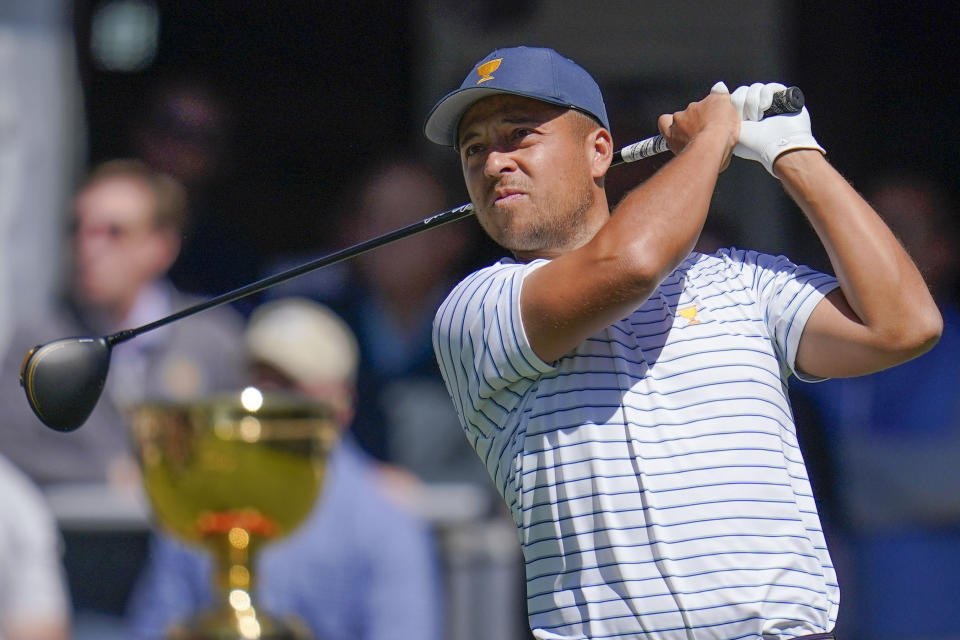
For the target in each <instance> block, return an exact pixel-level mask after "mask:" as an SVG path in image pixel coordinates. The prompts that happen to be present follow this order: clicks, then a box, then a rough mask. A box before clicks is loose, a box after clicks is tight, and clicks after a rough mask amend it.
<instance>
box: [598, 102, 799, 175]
mask: <svg viewBox="0 0 960 640" xmlns="http://www.w3.org/2000/svg"><path fill="white" fill-rule="evenodd" d="M803 103H804V98H803V91H801V90H800V87H787V88H786V89H784V90H783V91H777V92H776V93H774V94H773V102H772V103H771V104H770V107H769V108H768V109H767V110H766V111H764V112H763V117H764V118H768V117H770V116H778V115H781V114H784V113H797V112H798V111H800V110H801V109H803ZM669 150H670V146H669V145H668V144H667V140H666V139H665V138H664V137H663V136H661V135H655V136H652V137H650V138H646V139H644V140H641V141H640V142H634V143H633V144H630V145H627V146H626V147H624V148H623V149H621V150H620V151H617V152H616V153H615V154H613V161H612V162H611V164H610V166H613V167H615V166H617V165H620V164H623V163H629V162H636V161H637V160H643V159H644V158H649V157H650V156H655V155H657V154H658V153H663V152H664V151H669Z"/></svg>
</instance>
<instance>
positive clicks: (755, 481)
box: [426, 47, 942, 640]
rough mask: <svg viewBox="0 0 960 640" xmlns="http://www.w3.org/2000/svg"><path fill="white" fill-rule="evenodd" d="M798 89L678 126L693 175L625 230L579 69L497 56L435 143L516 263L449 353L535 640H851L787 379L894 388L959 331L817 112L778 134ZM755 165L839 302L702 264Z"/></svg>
mask: <svg viewBox="0 0 960 640" xmlns="http://www.w3.org/2000/svg"><path fill="white" fill-rule="evenodd" d="M782 88H783V86H782V85H779V84H755V85H751V86H749V87H741V88H739V89H737V90H736V91H734V92H733V94H730V93H728V91H727V89H726V87H725V86H724V85H722V84H720V83H718V84H717V85H716V86H715V87H714V88H713V90H712V91H711V93H710V94H709V95H708V96H707V97H706V98H704V99H703V100H700V101H699V102H695V103H692V104H690V105H689V106H688V107H687V108H686V109H684V110H682V111H679V112H677V113H674V114H672V115H671V114H667V115H663V116H661V117H660V118H659V122H658V125H659V129H660V132H661V133H662V134H663V135H664V136H665V137H666V139H667V141H668V143H669V145H670V148H671V149H672V150H673V152H674V153H675V154H676V157H675V158H673V159H672V160H671V161H670V162H669V163H667V164H666V165H665V166H664V167H663V168H662V169H661V170H660V171H659V172H658V173H656V174H655V175H654V176H653V177H651V178H650V179H648V180H647V181H645V182H644V183H643V184H641V185H639V186H638V187H636V188H635V189H634V190H633V191H632V192H630V193H629V194H628V195H627V196H626V197H625V198H624V199H623V201H622V202H621V203H620V204H619V205H617V206H616V208H615V209H614V210H613V211H612V212H611V211H610V207H609V204H608V202H607V199H606V195H605V193H604V175H605V173H606V172H607V169H608V168H609V166H610V162H611V158H612V155H613V151H614V147H613V142H612V140H611V134H610V127H609V124H608V122H607V115H606V110H605V107H604V102H603V98H602V96H601V93H600V89H599V88H598V86H597V84H596V82H595V81H594V80H593V79H592V78H591V77H590V76H589V74H588V73H587V72H586V71H584V70H583V69H582V68H580V67H579V66H578V65H576V64H575V63H574V62H572V61H571V60H569V59H566V58H564V57H563V56H561V55H559V54H557V53H556V52H555V51H553V50H550V49H537V48H528V47H518V48H511V49H501V50H497V51H494V52H493V53H491V54H490V55H488V56H487V57H485V58H484V59H483V60H481V61H480V62H478V63H477V65H476V66H475V67H474V68H473V69H472V70H471V71H470V73H469V74H468V75H467V77H466V79H465V80H464V82H463V84H462V85H461V87H460V88H459V89H457V90H456V91H453V92H452V93H450V94H448V95H447V96H446V97H444V98H443V99H442V100H441V101H440V102H439V103H438V104H437V105H436V106H435V107H434V109H433V111H432V112H431V113H430V115H429V117H428V120H427V123H426V134H427V137H428V138H430V139H431V140H432V141H434V142H437V143H440V144H444V145H448V146H451V147H454V148H455V149H456V150H457V151H458V152H459V155H460V160H461V162H462V165H463V175H464V179H465V181H466V185H467V189H468V191H469V193H470V199H471V201H472V203H473V205H474V207H475V209H476V214H477V217H478V219H479V221H480V224H481V225H482V226H483V228H484V230H485V231H486V232H487V233H488V234H489V235H490V236H491V237H492V238H493V239H494V240H495V241H496V242H497V243H499V244H500V245H501V246H502V247H503V248H504V249H506V250H508V251H509V252H510V253H511V254H512V257H511V258H504V259H502V260H501V261H499V262H498V263H496V264H494V265H492V266H489V267H487V268H484V269H481V270H479V271H477V272H475V273H473V274H471V275H469V276H468V277H467V278H465V279H464V280H463V281H462V282H461V283H460V284H459V285H458V286H457V287H456V288H454V290H453V291H452V292H451V293H450V295H449V297H448V298H447V299H446V301H445V302H444V303H443V304H442V306H441V307H440V309H439V310H438V312H437V315H436V319H435V322H434V347H435V351H436V355H437V359H438V361H439V364H440V368H441V370H442V372H443V375H444V378H445V380H446V383H447V387H448V390H449V392H450V394H451V396H452V398H453V401H454V404H455V406H456V409H457V411H458V413H459V416H460V419H461V422H462V424H463V428H464V430H465V432H466V435H467V438H468V439H469V440H470V442H471V444H472V445H473V446H474V448H475V449H476V451H477V453H478V454H479V456H480V458H481V459H482V460H483V462H484V463H485V464H486V466H487V469H488V470H489V472H490V475H491V477H492V478H493V481H494V482H495V483H496V486H497V489H498V490H499V492H500V493H501V494H502V496H503V498H504V500H505V501H506V502H507V504H508V505H509V508H510V509H511V511H512V513H513V517H514V519H515V521H516V524H517V528H518V532H519V537H520V542H521V544H522V547H523V553H524V558H525V564H526V576H527V606H528V612H529V620H530V625H531V628H532V629H533V633H534V636H535V637H536V638H539V639H541V640H546V639H550V640H582V639H590V640H600V639H607V638H620V639H628V638H629V639H634V638H637V639H639V638H644V639H648V638H649V639H657V640H668V639H669V640H674V639H676V640H680V639H684V640H690V639H692V638H696V639H700V638H711V639H728V640H733V639H751V640H760V639H763V640H774V639H781V640H786V639H791V638H807V639H810V638H832V635H831V631H832V629H833V626H834V623H835V621H836V617H837V609H838V604H839V597H840V594H839V587H838V585H837V580H836V574H835V572H834V568H833V565H832V563H831V560H830V555H829V553H828V551H827V548H826V545H825V542H824V536H823V534H822V531H821V527H820V522H819V518H818V515H817V510H816V506H815V503H814V498H813V496H812V494H811V490H810V483H809V481H808V479H807V472H806V469H805V467H804V463H803V459H802V457H801V452H800V450H799V448H798V446H797V438H796V433H795V428H794V424H793V418H792V415H791V410H790V406H789V403H788V397H787V382H788V379H789V378H790V376H796V377H797V378H800V379H803V380H811V381H812V380H816V379H820V378H826V377H832V376H855V375H862V374H866V373H870V372H873V371H877V370H879V369H883V368H886V367H891V366H893V365H896V364H898V363H900V362H903V361H905V360H908V359H910V358H913V357H915V356H917V355H919V354H921V353H923V352H925V351H926V350H928V349H930V348H931V347H932V346H933V344H934V343H935V342H936V341H937V338H938V337H939V335H940V332H941V328H942V320H941V318H940V315H939V312H938V311H937V307H936V305H935V304H934V302H933V300H932V298H931V296H930V294H929V293H928V291H927V287H926V286H925V285H924V282H923V279H922V278H921V276H920V274H919V273H918V271H917V269H916V268H915V267H914V265H913V263H912V262H911V260H910V258H909V257H908V255H907V253H906V252H905V251H904V250H903V249H902V248H901V246H900V244H899V243H898V242H897V240H896V238H895V237H894V236H893V234H892V233H891V232H890V231H889V230H888V229H887V227H886V226H885V225H884V224H883V222H882V221H881V220H880V218H879V217H878V216H877V215H876V213H875V212H874V211H873V210H872V209H871V208H870V206H869V205H868V204H867V203H866V202H865V201H864V200H863V199H862V198H861V197H860V196H859V195H858V194H857V192H856V191H855V190H854V189H853V188H852V187H851V186H850V185H849V184H848V183H847V182H846V181H845V180H844V179H843V177H842V176H841V175H840V174H839V173H838V172H837V171H836V170H835V169H833V168H832V167H831V166H830V164H829V163H828V162H827V160H826V159H825V157H824V151H823V149H822V148H821V146H820V145H819V144H818V143H817V142H816V140H815V139H814V137H813V135H812V133H811V128H810V117H809V115H808V113H807V111H806V109H804V110H802V111H800V112H799V113H796V114H791V115H782V116H774V117H769V118H766V119H761V114H762V113H763V111H764V110H765V108H766V107H768V106H769V105H770V104H771V101H772V98H773V94H774V92H775V91H777V90H780V89H782ZM731 155H733V156H737V157H740V158H747V159H750V160H754V161H757V162H760V163H762V164H763V166H764V167H765V168H766V170H767V171H768V172H770V173H771V174H772V175H773V176H774V177H775V178H776V179H779V180H780V181H781V183H782V185H783V188H784V189H785V190H786V192H787V194H788V195H789V196H790V197H791V198H792V199H793V201H794V202H796V204H797V205H798V206H799V208H800V209H801V210H802V211H803V213H804V215H805V216H806V217H807V219H808V220H809V222H810V224H811V225H812V226H813V228H814V229H815V230H816V232H817V234H818V236H819V238H820V240H821V242H822V243H823V245H824V247H825V248H826V250H827V253H828V254H829V257H830V260H831V265H832V268H833V271H834V273H835V276H831V275H827V274H822V273H818V272H815V271H813V270H811V269H809V268H807V267H804V266H799V265H796V264H793V263H792V262H791V261H790V260H788V259H787V258H785V257H782V256H779V257H776V256H771V255H764V254H762V253H758V252H755V251H744V250H737V249H728V250H721V251H718V252H717V253H715V254H713V255H709V256H708V255H703V254H700V253H692V252H691V250H692V247H693V246H694V243H695V242H696V240H697V237H698V235H699V233H700V230H701V228H702V227H703V224H704V220H705V218H706V216H707V211H708V209H709V207H710V199H711V196H712V194H713V191H714V188H715V186H716V184H717V180H718V175H719V174H720V172H721V171H722V170H723V169H724V168H725V167H726V166H727V164H728V163H729V162H730V160H731Z"/></svg>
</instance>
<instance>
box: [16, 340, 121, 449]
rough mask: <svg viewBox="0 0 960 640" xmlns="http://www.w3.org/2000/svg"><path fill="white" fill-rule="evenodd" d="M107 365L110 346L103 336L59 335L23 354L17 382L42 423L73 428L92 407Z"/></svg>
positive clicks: (84, 418) (97, 398) (66, 428)
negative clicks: (57, 337)
mask: <svg viewBox="0 0 960 640" xmlns="http://www.w3.org/2000/svg"><path fill="white" fill-rule="evenodd" d="M109 368H110V345H109V344H108V343H107V341H106V340H105V339H104V338H63V339H61V340H55V341H54V342H49V343H47V344H43V345H38V346H36V347H34V348H33V349H31V350H30V352H29V353H27V356H26V358H24V360H23V366H22V367H21V368H20V385H21V386H22V387H23V390H24V391H25V392H26V394H27V402H29V403H30V408H31V409H33V412H34V413H35V414H36V415H37V417H38V418H40V421H41V422H43V424H45V425H47V426H48V427H50V428H51V429H55V430H57V431H73V430H74V429H77V428H78V427H80V425H82V424H83V423H84V421H85V420H86V419H87V418H88V417H89V416H90V413H91V412H92V411H93V408H94V407H95V406H96V404H97V401H98V400H99V399H100V394H101V393H102V392H103V385H104V382H105V381H106V379H107V370H108V369H109Z"/></svg>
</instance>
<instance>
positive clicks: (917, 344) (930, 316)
mask: <svg viewBox="0 0 960 640" xmlns="http://www.w3.org/2000/svg"><path fill="white" fill-rule="evenodd" d="M942 334H943V316H942V315H940V310H939V309H938V308H937V307H936V305H934V304H930V305H927V306H925V308H923V309H918V310H916V312H915V313H914V314H912V315H911V317H910V320H909V321H908V322H906V323H903V325H901V329H900V330H899V331H897V332H896V334H895V335H892V336H890V338H889V341H888V345H889V346H890V348H891V350H892V351H895V352H897V353H898V354H900V357H901V358H902V361H906V360H912V359H913V358H916V357H917V356H921V355H923V354H925V353H926V352H927V351H930V349H932V348H933V347H934V345H936V344H937V341H938V340H940V336H941V335H942Z"/></svg>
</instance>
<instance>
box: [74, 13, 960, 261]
mask: <svg viewBox="0 0 960 640" xmlns="http://www.w3.org/2000/svg"><path fill="white" fill-rule="evenodd" d="M482 4H486V5H490V9H491V14H493V13H496V11H495V10H498V8H501V9H502V8H503V6H504V3H502V2H499V1H497V0H488V1H487V2H486V3H482ZM521 4H525V3H521ZM94 6H95V3H94V2H92V0H82V1H80V2H78V3H77V5H76V37H77V43H78V53H79V59H80V65H81V75H82V79H83V84H84V90H85V97H84V100H85V106H86V114H87V120H88V126H89V131H88V139H89V161H90V162H91V163H95V162H98V161H100V160H104V159H107V158H110V157H114V156H117V155H125V154H128V153H129V152H130V148H129V144H128V137H127V132H128V130H129V123H130V122H131V120H132V119H133V118H134V117H135V116H136V114H137V113H138V112H141V111H142V110H143V109H144V108H145V105H144V101H145V96H147V95H148V94H147V93H146V89H147V87H149V86H150V84H151V83H152V82H154V81H156V80H157V79H159V78H162V77H165V76H169V75H171V74H176V73H179V72H190V73H200V74H202V75H203V76H204V77H206V78H208V79H210V80H213V81H215V82H217V83H218V84H220V85H221V86H222V88H223V90H224V91H225V93H226V94H227V96H228V99H229V100H230V101H231V102H232V103H233V106H234V107H235V110H236V116H237V131H238V132H239V135H238V136H237V137H236V140H235V148H234V149H233V153H232V154H231V158H232V161H233V162H232V171H233V180H232V183H233V189H231V190H229V192H228V193H225V194H224V198H225V199H227V200H228V201H229V200H233V202H227V203H226V204H227V206H230V207H231V208H232V211H231V213H232V215H233V216H234V217H235V219H236V220H238V221H239V223H240V224H241V226H242V228H243V229H244V230H245V231H246V232H247V233H249V234H250V235H251V237H253V238H254V239H255V241H256V243H257V245H258V247H259V249H260V251H261V252H262V253H263V254H264V255H266V256H270V255H272V254H274V253H289V252H299V251H304V250H310V249H314V248H316V247H317V246H320V245H322V243H323V240H324V238H322V237H318V236H322V235H323V226H322V225H320V226H318V225H316V224H313V223H312V222H311V221H312V220H314V219H315V218H316V216H317V215H318V212H320V211H323V210H324V209H325V208H327V207H329V205H330V204H331V203H332V202H335V201H336V198H337V196H338V194H339V192H340V189H341V188H342V187H343V186H344V185H345V184H346V183H347V182H348V181H349V179H350V177H351V176H353V175H355V174H356V173H357V172H358V171H360V170H362V169H363V168H364V167H366V166H369V164H370V163H371V162H372V161H373V160H375V158H376V157H377V154H380V153H383V152H384V151H385V150H389V149H393V148H405V147H413V148H416V147H417V146H418V145H421V144H422V140H421V135H422V134H421V133H420V126H421V123H422V119H423V116H424V115H425V114H422V113H412V112H411V111H412V109H411V107H410V103H411V94H412V83H413V81H414V78H415V77H416V75H417V74H416V73H415V71H416V70H415V69H414V68H413V67H412V65H413V60H414V55H413V52H414V51H415V50H416V48H417V47H418V46H420V43H419V42H418V38H419V37H420V36H419V34H420V32H421V29H419V28H418V25H417V24H416V17H417V12H416V10H415V7H416V5H415V4H414V3H412V2H402V1H398V2H352V3H343V2H306V1H293V2H284V3H264V2H254V1H251V0H205V1H203V2H175V1H172V0H163V1H161V2H159V7H160V14H161V37H160V43H159V51H158V56H157V58H156V59H155V61H154V63H153V64H152V65H151V66H150V67H149V68H148V69H146V70H144V71H141V72H137V73H111V72H104V71H99V70H97V69H96V68H95V66H94V65H93V63H92V61H91V56H90V53H89V46H88V44H89V20H90V15H91V12H92V8H93V7H94ZM792 8H793V16H794V25H793V30H792V32H793V33H794V41H793V42H791V43H789V45H788V50H789V52H790V54H789V60H790V64H791V66H792V67H793V68H794V69H795V76H794V77H795V78H796V82H795V83H796V84H798V85H799V86H801V88H803V89H804V91H805V93H806V95H807V101H808V105H809V106H810V109H811V111H812V112H813V113H814V114H815V117H814V128H815V133H816V135H817V138H818V140H819V141H820V142H821V144H822V145H823V146H824V147H825V148H826V149H827V150H828V152H829V156H830V158H831V160H832V161H833V163H834V164H835V165H836V166H837V167H838V168H840V169H841V171H842V172H843V173H844V174H845V175H846V176H847V177H848V178H849V179H850V180H851V181H853V182H854V184H855V185H858V184H860V183H863V182H864V181H866V180H868V179H869V178H870V176H871V175H873V174H875V173H876V172H878V171H880V170H882V169H885V168H895V167H899V166H910V167H912V168H921V169H923V170H925V171H927V172H929V173H931V174H932V175H934V176H936V177H938V178H940V179H941V180H942V181H944V182H945V183H946V184H947V185H948V186H950V187H951V188H953V189H955V188H956V185H957V184H958V182H960V181H958V177H960V155H958V153H957V144H956V143H957V141H958V140H957V138H958V136H957V133H956V132H957V126H958V125H957V123H958V116H960V113H958V108H957V104H958V99H960V75H958V73H957V71H956V65H955V61H956V52H955V44H956V40H957V33H958V32H960V4H957V3H953V2H933V1H922V2H912V3H901V2H890V1H883V2H858V3H837V2H829V1H827V0H811V1H805V2H799V3H797V4H796V5H793V6H792ZM678 19H681V18H678ZM745 19H748V18H747V17H745ZM494 44H499V43H491V46H493V45H494ZM827 100H829V103H827V104H824V102H826V101H827ZM678 106H680V105H678ZM458 187H459V185H454V189H453V191H454V193H455V194H456V193H457V191H456V189H457V188H458ZM459 203H460V201H459V200H457V201H452V202H451V206H453V205H455V204H459ZM430 213H433V212H424V216H425V217H426V215H429V214H430ZM264 221H269V224H263V222H264ZM305 230H306V231H307V232H306V233H305V232H304V231H305ZM796 231H797V233H796V234H795V244H796V245H797V246H796V250H797V251H798V252H799V255H798V256H797V257H798V258H806V255H805V254H809V256H810V261H811V262H817V260H818V258H817V251H818V249H817V244H818V243H816V242H815V240H814V239H813V237H812V236H808V235H807V234H806V229H805V226H804V223H802V222H800V223H798V228H797V230H796Z"/></svg>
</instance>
